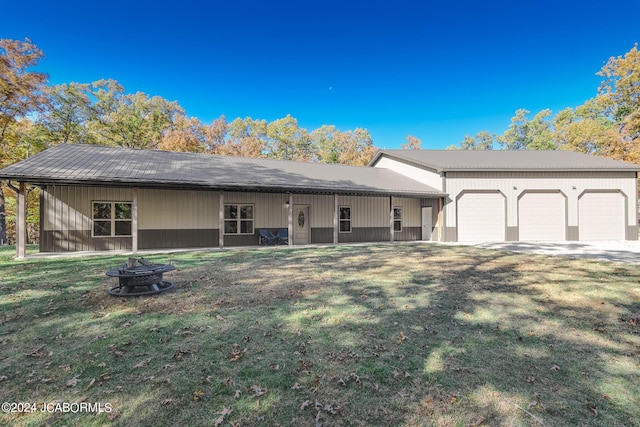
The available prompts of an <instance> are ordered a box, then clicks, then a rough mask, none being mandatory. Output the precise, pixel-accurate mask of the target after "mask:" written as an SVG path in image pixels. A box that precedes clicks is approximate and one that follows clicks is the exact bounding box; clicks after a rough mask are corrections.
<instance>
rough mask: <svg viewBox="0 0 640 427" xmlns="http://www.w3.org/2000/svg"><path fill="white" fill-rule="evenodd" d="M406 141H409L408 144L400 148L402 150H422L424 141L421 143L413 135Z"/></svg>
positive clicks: (408, 136)
mask: <svg viewBox="0 0 640 427" xmlns="http://www.w3.org/2000/svg"><path fill="white" fill-rule="evenodd" d="M405 140H406V141H407V143H406V144H402V145H401V146H400V148H402V149H403V150H420V149H421V148H422V147H421V145H422V141H420V140H419V139H418V138H416V137H415V136H413V135H407V137H406V138H405Z"/></svg>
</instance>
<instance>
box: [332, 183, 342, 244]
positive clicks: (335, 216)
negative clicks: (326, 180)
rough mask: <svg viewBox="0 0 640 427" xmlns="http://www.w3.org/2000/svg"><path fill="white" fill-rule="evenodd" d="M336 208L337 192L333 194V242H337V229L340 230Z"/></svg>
mask: <svg viewBox="0 0 640 427" xmlns="http://www.w3.org/2000/svg"><path fill="white" fill-rule="evenodd" d="M339 214H340V213H339V209H338V194H334V195H333V244H334V245H337V244H338V230H340V228H339V227H340V218H339Z"/></svg>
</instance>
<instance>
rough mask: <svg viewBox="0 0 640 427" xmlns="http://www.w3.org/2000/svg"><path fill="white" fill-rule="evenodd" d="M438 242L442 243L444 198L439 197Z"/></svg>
mask: <svg viewBox="0 0 640 427" xmlns="http://www.w3.org/2000/svg"><path fill="white" fill-rule="evenodd" d="M438 241H439V242H442V197H438Z"/></svg>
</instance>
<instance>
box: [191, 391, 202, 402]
mask: <svg viewBox="0 0 640 427" xmlns="http://www.w3.org/2000/svg"><path fill="white" fill-rule="evenodd" d="M202 396H204V391H202V390H196V391H194V392H193V400H195V401H196V402H197V401H199V400H200V398H201V397H202Z"/></svg>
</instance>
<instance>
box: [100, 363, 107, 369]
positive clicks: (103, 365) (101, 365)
mask: <svg viewBox="0 0 640 427" xmlns="http://www.w3.org/2000/svg"><path fill="white" fill-rule="evenodd" d="M106 366H107V364H106V363H104V362H102V363H99V364H98V368H104V367H106Z"/></svg>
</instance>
